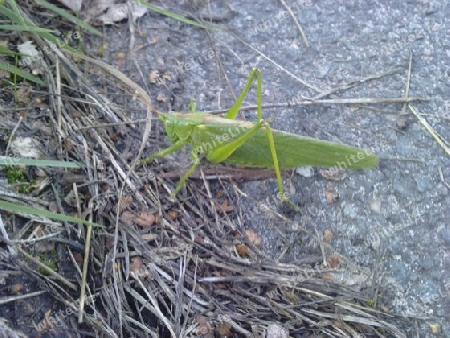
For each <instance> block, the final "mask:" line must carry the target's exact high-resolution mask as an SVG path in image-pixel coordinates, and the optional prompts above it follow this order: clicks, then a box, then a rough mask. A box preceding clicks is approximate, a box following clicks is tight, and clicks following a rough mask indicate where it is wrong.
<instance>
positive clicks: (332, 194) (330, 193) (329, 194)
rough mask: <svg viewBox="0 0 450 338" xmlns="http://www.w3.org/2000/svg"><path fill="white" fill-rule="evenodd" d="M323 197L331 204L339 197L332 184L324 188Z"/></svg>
mask: <svg viewBox="0 0 450 338" xmlns="http://www.w3.org/2000/svg"><path fill="white" fill-rule="evenodd" d="M325 197H326V199H327V203H328V204H332V203H334V202H336V200H337V199H338V198H339V193H338V192H337V191H336V189H335V188H334V187H333V186H331V185H328V186H327V189H326V190H325Z"/></svg>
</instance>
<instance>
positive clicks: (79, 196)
mask: <svg viewBox="0 0 450 338" xmlns="http://www.w3.org/2000/svg"><path fill="white" fill-rule="evenodd" d="M36 42H37V43H38V44H39V46H40V49H41V50H43V51H45V50H46V51H51V52H48V53H47V54H46V55H45V56H44V59H43V60H42V64H41V66H42V67H43V69H44V70H45V73H46V74H48V76H47V80H48V83H49V84H50V87H49V92H48V98H49V108H50V109H49V111H48V118H49V120H50V122H51V126H52V128H53V130H52V137H53V138H54V139H55V140H56V141H55V142H57V144H58V147H56V148H59V149H61V150H62V153H61V154H60V155H59V156H60V157H61V158H62V157H64V158H65V159H72V160H78V161H81V162H83V163H86V165H87V167H86V170H85V171H84V172H78V173H75V172H70V171H66V172H64V173H62V172H53V171H52V169H49V170H48V171H47V172H48V173H49V176H52V177H53V178H54V179H55V180H56V182H58V184H57V185H58V189H61V191H60V192H59V194H64V195H66V196H67V195H69V194H72V195H73V198H74V199H75V200H76V203H75V206H77V208H78V211H79V212H81V215H83V217H85V218H86V219H91V220H93V221H95V222H97V223H99V224H102V225H103V228H101V229H96V230H94V232H93V234H92V238H91V241H90V244H87V245H89V246H90V248H91V249H90V252H89V255H87V256H85V257H84V259H85V260H87V263H88V264H89V265H88V269H87V272H88V274H87V276H86V278H82V270H81V268H80V267H79V265H77V264H76V261H77V260H76V257H77V255H78V256H79V255H80V254H85V251H84V250H86V247H85V243H86V229H85V228H82V227H80V228H78V229H74V228H73V227H71V226H68V225H67V224H65V225H64V224H62V225H61V227H60V233H59V235H58V236H57V238H55V237H53V238H52V239H51V240H53V241H56V242H57V243H59V245H58V250H59V256H60V257H69V258H68V259H67V261H66V262H59V263H60V264H61V265H64V271H65V272H63V271H62V270H61V269H59V270H58V272H56V274H57V277H56V276H52V277H51V278H50V277H49V276H46V275H45V274H42V273H39V272H37V270H36V268H35V267H36V262H35V261H33V260H30V259H25V258H26V257H28V254H27V249H17V254H18V257H17V260H16V261H17V262H19V261H20V262H21V263H20V264H19V263H18V264H19V266H20V268H21V269H22V271H24V272H25V273H27V274H28V275H29V276H31V277H32V278H34V279H35V280H37V281H39V283H40V286H41V288H42V290H45V291H47V292H48V293H49V294H50V295H51V296H52V297H54V299H56V300H58V301H59V302H60V304H61V305H62V310H61V311H60V312H57V313H52V314H50V316H48V317H47V318H46V319H44V320H43V321H42V322H41V323H39V324H38V326H37V327H38V328H41V329H45V330H49V331H57V332H69V331H72V332H80V331H81V330H82V331H85V332H86V331H87V332H97V333H98V334H100V335H101V334H103V335H106V336H109V337H197V336H203V337H218V336H220V337H226V336H234V337H266V336H267V337H287V336H288V335H290V336H292V337H304V336H329V337H372V336H373V337H375V336H378V337H382V336H389V337H391V336H394V337H403V336H404V335H403V334H402V333H401V332H400V331H399V330H398V329H397V328H396V327H395V326H394V325H393V324H392V323H393V322H394V319H395V318H393V317H392V316H390V315H389V314H385V313H381V312H380V311H377V310H375V309H373V308H371V307H368V306H367V303H366V302H365V301H364V300H362V297H361V296H360V294H359V293H358V292H357V291H358V290H355V289H354V288H353V289H352V288H349V287H348V285H346V283H345V280H344V279H343V278H340V276H347V275H348V274H358V275H361V276H362V277H363V279H367V278H368V276H365V275H364V274H363V272H361V271H359V270H358V269H356V268H355V267H354V266H352V265H351V264H347V263H346V262H345V261H343V262H342V264H341V265H340V266H339V269H330V268H321V267H320V266H321V264H320V261H321V255H320V249H319V248H320V245H323V243H320V241H319V240H317V249H318V253H319V255H318V257H316V256H314V257H313V256H311V257H309V258H305V259H304V260H303V261H301V262H296V264H283V263H279V262H277V261H275V260H273V259H271V258H269V257H267V255H266V254H265V253H264V252H261V251H260V249H259V247H258V246H257V245H254V243H252V242H251V240H249V238H248V236H246V235H245V232H244V228H243V226H242V222H241V220H240V219H239V213H237V215H236V213H225V212H223V210H221V208H220V207H218V205H219V204H217V202H214V201H213V199H211V196H210V195H209V194H208V193H203V192H202V191H205V190H204V189H202V190H199V191H195V193H194V194H192V196H193V197H192V198H191V199H190V200H185V201H183V203H180V202H174V201H172V200H170V198H169V197H168V196H169V194H168V189H167V187H169V186H171V184H172V182H170V181H169V180H168V179H167V178H162V177H160V176H159V177H158V175H156V174H155V173H153V172H151V171H150V170H151V169H148V168H146V169H143V168H142V167H138V166H135V167H133V166H132V164H131V163H133V160H135V159H136V158H135V157H136V151H137V149H139V147H140V146H141V143H140V142H141V140H142V139H143V129H142V128H140V127H139V124H137V123H135V122H134V123H133V121H131V120H130V118H129V116H127V114H125V113H124V109H120V107H118V106H116V105H115V104H113V103H112V102H111V101H110V100H109V99H108V98H107V97H106V96H105V95H102V94H100V93H99V91H98V90H97V89H96V87H95V86H94V85H93V82H94V80H95V79H98V78H99V76H101V80H102V81H105V82H106V83H107V86H108V87H110V88H115V89H114V90H116V91H117V90H121V91H122V92H123V93H124V95H125V93H126V94H127V95H129V97H130V98H133V99H136V98H137V99H139V100H131V101H132V102H131V103H129V104H130V106H133V109H136V110H138V109H140V110H141V111H145V109H148V104H151V102H150V98H149V97H148V96H147V94H145V92H144V91H143V90H142V89H140V88H139V87H138V85H136V84H134V83H133V82H132V81H131V80H129V79H127V78H126V77H125V76H124V75H123V74H119V73H118V71H116V70H114V69H113V68H112V67H110V68H108V67H107V66H105V65H104V64H102V63H100V62H98V61H97V62H95V61H94V60H86V59H85V60H83V62H80V58H79V57H74V56H73V55H69V54H65V53H63V52H62V51H60V50H56V51H53V49H52V48H47V47H46V44H47V42H46V41H43V40H39V39H37V40H36ZM75 60H76V61H77V63H75ZM86 69H87V70H88V72H84V70H86ZM82 70H83V71H82ZM57 72H58V76H57ZM142 102H143V103H145V104H144V105H142ZM46 114H47V113H46ZM143 114H144V115H146V114H148V113H143ZM30 118H32V116H30ZM99 124H101V125H102V126H101V127H98V125H99ZM106 124H109V125H106ZM126 154H132V155H133V156H127V155H126ZM48 155H49V156H55V154H48ZM83 175H84V176H83ZM225 191H226V195H224V196H222V200H227V201H231V202H230V205H231V204H233V205H239V203H238V200H239V199H240V198H245V197H243V196H242V195H240V194H239V193H238V191H237V190H236V189H231V188H230V189H225ZM190 193H191V192H190ZM233 201H234V202H233ZM30 203H31V202H28V204H30ZM35 206H36V205H35ZM66 211H67V212H69V210H66ZM280 217H282V216H280ZM142 219H144V220H142ZM38 221H39V222H41V223H45V222H47V221H48V220H43V219H40V220H38ZM139 222H143V223H147V225H148V226H139V225H138V224H139ZM305 236H312V235H311V234H307V233H306V232H305ZM45 240H46V239H41V241H45ZM315 240H316V239H315ZM242 248H244V251H242V250H241V249H242ZM327 250H328V249H327ZM84 279H85V280H86V283H85V284H84V283H83V280H84ZM81 288H83V289H85V290H86V295H85V296H83V297H82V298H83V300H82V301H81V302H80V301H79V297H80V289H81ZM80 307H81V308H82V310H81V313H82V316H81V317H82V322H83V323H82V324H78V320H77V316H79V312H80ZM39 325H40V326H39Z"/></svg>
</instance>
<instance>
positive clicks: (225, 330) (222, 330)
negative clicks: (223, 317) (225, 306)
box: [216, 323, 233, 338]
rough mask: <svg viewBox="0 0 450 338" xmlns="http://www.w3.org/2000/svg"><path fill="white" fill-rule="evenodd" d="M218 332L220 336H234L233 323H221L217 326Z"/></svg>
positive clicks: (224, 337) (223, 337)
mask: <svg viewBox="0 0 450 338" xmlns="http://www.w3.org/2000/svg"><path fill="white" fill-rule="evenodd" d="M216 334H217V335H218V336H219V337H220V338H226V337H232V336H233V334H232V333H231V325H230V324H228V323H220V324H219V325H217V327H216Z"/></svg>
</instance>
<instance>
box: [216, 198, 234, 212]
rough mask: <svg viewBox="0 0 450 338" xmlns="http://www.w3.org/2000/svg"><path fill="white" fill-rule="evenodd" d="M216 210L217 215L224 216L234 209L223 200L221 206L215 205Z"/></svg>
mask: <svg viewBox="0 0 450 338" xmlns="http://www.w3.org/2000/svg"><path fill="white" fill-rule="evenodd" d="M216 210H217V212H219V213H222V214H226V213H227V212H232V211H233V210H234V207H233V206H232V205H229V204H228V200H225V201H223V203H222V204H220V205H216Z"/></svg>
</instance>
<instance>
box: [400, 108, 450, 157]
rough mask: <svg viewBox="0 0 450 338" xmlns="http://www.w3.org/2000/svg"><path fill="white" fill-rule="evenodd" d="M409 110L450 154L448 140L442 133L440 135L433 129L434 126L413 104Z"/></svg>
mask: <svg viewBox="0 0 450 338" xmlns="http://www.w3.org/2000/svg"><path fill="white" fill-rule="evenodd" d="M409 110H411V112H412V113H413V114H414V115H415V116H416V117H417V119H418V120H419V122H420V123H421V124H422V125H423V126H424V127H425V129H426V130H427V131H428V132H429V133H430V134H431V136H433V138H434V139H435V140H436V142H437V143H438V144H439V145H440V146H441V147H442V149H444V151H445V152H446V153H447V155H449V156H450V148H449V146H448V142H447V141H446V140H445V139H444V138H443V137H442V136H441V135H439V134H438V133H437V132H436V131H435V130H434V129H433V127H431V126H430V124H429V123H428V122H427V120H425V119H424V118H423V117H422V116H420V113H419V112H418V110H417V109H416V108H415V107H414V106H413V105H409Z"/></svg>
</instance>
